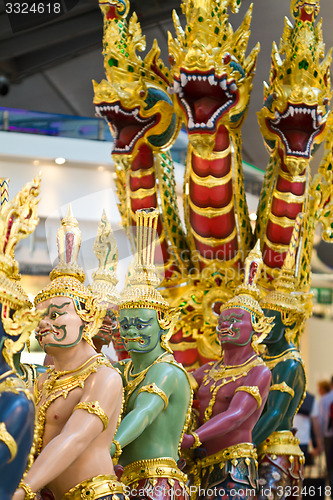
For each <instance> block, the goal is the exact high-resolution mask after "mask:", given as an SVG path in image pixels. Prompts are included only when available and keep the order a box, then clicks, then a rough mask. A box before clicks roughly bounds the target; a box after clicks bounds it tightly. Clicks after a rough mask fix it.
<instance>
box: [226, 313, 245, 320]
mask: <svg viewBox="0 0 333 500" xmlns="http://www.w3.org/2000/svg"><path fill="white" fill-rule="evenodd" d="M243 316H244V314H236V313H231V314H229V316H224V317H225V319H232V318H235V319H242V318H243Z"/></svg>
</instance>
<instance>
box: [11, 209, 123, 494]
mask: <svg viewBox="0 0 333 500" xmlns="http://www.w3.org/2000/svg"><path fill="white" fill-rule="evenodd" d="M57 243H58V253H59V264H58V265H57V266H56V267H55V268H54V269H53V271H52V272H51V273H50V279H51V282H50V284H49V285H48V286H47V287H46V288H44V289H43V290H42V291H41V292H39V293H38V294H37V296H36V298H35V304H36V307H37V310H40V311H41V312H42V313H43V317H42V320H41V321H40V322H39V325H38V328H36V330H35V331H36V336H37V339H38V341H39V344H40V345H41V347H42V348H43V350H44V351H45V352H46V353H47V354H49V355H50V356H52V358H53V360H54V366H52V367H50V368H49V369H48V370H47V372H46V373H44V374H42V375H41V376H40V377H39V378H38V380H37V381H36V382H35V386H34V396H35V402H36V410H37V415H38V421H37V425H36V430H35V441H34V447H35V450H34V451H35V461H34V463H33V465H32V467H31V468H30V470H29V471H28V473H27V474H26V476H25V477H24V479H23V480H22V481H21V483H20V488H19V489H18V490H17V491H16V493H15V494H14V497H13V499H14V500H23V499H26V500H28V499H34V498H35V495H36V492H39V491H40V490H41V491H40V495H41V498H42V499H47V500H50V499H51V498H52V499H55V500H66V499H71V500H75V499H80V498H89V499H90V500H95V499H105V500H109V499H110V498H113V500H118V499H123V487H122V485H121V484H120V483H118V481H117V480H116V477H115V475H114V469H113V464H112V460H111V457H110V446H111V442H112V439H113V436H114V433H115V430H116V426H117V421H118V417H119V414H120V410H121V405H122V383H121V377H120V375H119V374H118V373H117V371H116V370H115V369H114V368H112V365H111V364H110V362H109V361H108V360H107V359H106V358H105V357H104V356H103V355H102V354H97V353H96V351H95V349H94V346H93V343H92V340H91V337H92V335H93V334H94V333H95V331H96V329H97V328H98V327H99V326H100V325H99V324H98V323H100V322H101V317H102V313H103V312H104V313H105V311H99V310H98V308H97V304H96V300H95V299H94V297H93V295H92V293H91V292H90V290H88V289H87V288H86V287H85V286H84V285H83V283H84V279H85V274H84V271H83V269H81V268H80V267H79V266H78V264H77V257H78V252H79V248H80V243H81V233H80V230H79V227H78V223H77V220H76V219H75V218H74V217H73V216H72V214H71V211H70V209H69V210H68V213H67V216H66V217H65V218H64V219H63V220H62V222H61V227H60V228H59V230H58V233H57Z"/></svg>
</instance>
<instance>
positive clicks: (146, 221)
mask: <svg viewBox="0 0 333 500" xmlns="http://www.w3.org/2000/svg"><path fill="white" fill-rule="evenodd" d="M135 214H136V229H137V238H136V245H137V253H136V264H135V266H134V269H133V273H132V274H131V276H130V277H129V279H128V286H127V288H125V289H124V290H123V292H122V293H121V296H120V306H119V308H120V309H154V310H156V311H157V320H158V323H159V325H160V327H161V328H162V330H168V333H166V334H165V335H162V336H161V345H162V347H164V349H166V350H168V351H169V352H172V351H171V349H170V346H169V344H168V340H169V338H170V336H171V335H172V333H173V329H174V326H175V324H176V321H177V318H178V309H177V308H173V307H170V305H169V304H168V302H167V301H166V300H165V299H164V298H163V297H162V295H161V294H160V292H159V291H158V290H157V289H156V287H157V286H158V285H159V283H160V278H159V277H158V275H157V273H156V268H155V265H154V256H155V245H156V235H157V232H156V229H157V220H158V210H157V209H155V208H148V209H146V208H144V209H141V210H137V211H136V212H135Z"/></svg>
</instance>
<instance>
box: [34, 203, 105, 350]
mask: <svg viewBox="0 0 333 500" xmlns="http://www.w3.org/2000/svg"><path fill="white" fill-rule="evenodd" d="M80 246H81V231H80V228H79V224H78V221H77V220H76V219H75V217H74V216H73V214H72V210H71V206H70V205H69V207H68V211H67V215H66V217H64V218H63V219H62V221H61V225H60V228H59V229H58V232H57V249H58V257H59V263H58V264H57V265H56V266H55V268H54V269H53V270H52V271H51V273H50V279H51V282H50V283H49V285H47V286H46V287H45V288H44V289H43V290H41V291H40V292H39V293H38V294H37V295H36V297H35V305H37V304H39V303H41V302H44V301H45V300H48V299H50V298H52V297H68V298H70V299H72V300H73V303H74V306H75V310H76V312H77V314H78V315H79V317H80V318H81V319H82V320H83V321H85V322H86V323H89V324H90V326H89V328H86V329H85V331H84V333H83V338H84V339H85V340H86V341H87V342H88V343H89V344H90V345H92V346H93V344H92V341H91V336H93V335H94V334H95V333H96V330H97V328H98V327H99V323H101V321H102V318H103V316H104V315H105V309H103V310H101V311H99V313H98V314H97V301H96V298H95V297H94V296H93V294H92V292H91V290H89V289H88V288H87V287H85V286H84V284H83V283H84V280H85V273H84V270H83V269H82V268H81V267H80V266H79V265H78V263H77V258H78V255H79V251H80Z"/></svg>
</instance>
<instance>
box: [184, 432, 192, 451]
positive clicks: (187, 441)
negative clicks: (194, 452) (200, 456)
mask: <svg viewBox="0 0 333 500" xmlns="http://www.w3.org/2000/svg"><path fill="white" fill-rule="evenodd" d="M193 445H194V437H193V436H192V434H184V437H183V441H182V445H181V447H182V448H191V446H193Z"/></svg>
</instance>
